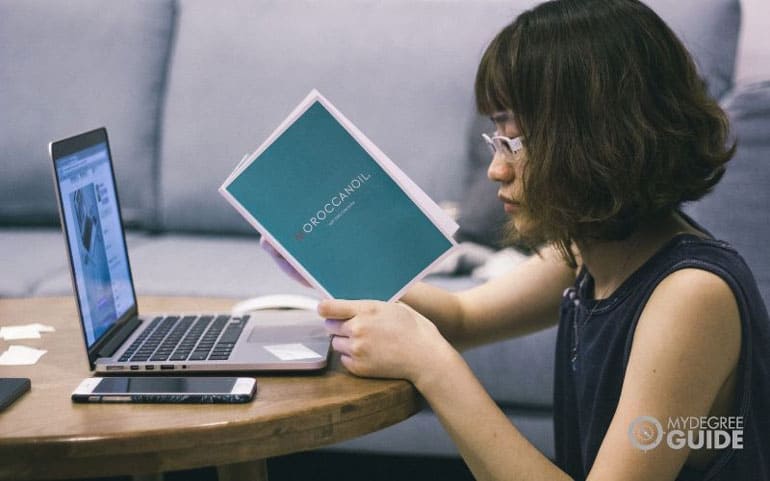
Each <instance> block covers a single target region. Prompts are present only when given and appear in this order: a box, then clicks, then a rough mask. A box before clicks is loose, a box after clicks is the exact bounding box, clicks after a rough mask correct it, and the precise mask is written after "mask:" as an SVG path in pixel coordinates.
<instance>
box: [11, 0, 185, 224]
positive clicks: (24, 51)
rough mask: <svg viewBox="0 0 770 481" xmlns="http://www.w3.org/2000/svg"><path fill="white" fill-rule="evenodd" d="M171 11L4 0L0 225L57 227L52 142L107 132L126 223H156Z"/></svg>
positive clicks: (138, 4) (157, 6) (168, 2)
mask: <svg viewBox="0 0 770 481" xmlns="http://www.w3.org/2000/svg"><path fill="white" fill-rule="evenodd" d="M174 5H175V4H174V2H173V0H130V1H120V2H104V1H102V0H71V1H67V2H57V1H46V0H15V1H14V0H2V1H0V225H8V224H47V225H57V224H58V222H59V221H58V214H57V205H56V201H55V196H54V187H53V180H52V169H51V162H50V160H49V159H48V152H47V148H48V143H49V142H50V141H51V140H54V139H60V138H63V137H68V136H71V135H75V134H78V133H80V132H83V131H85V130H90V129H93V128H96V127H100V126H107V128H108V130H109V132H110V140H111V145H112V150H113V154H114V158H115V170H116V174H117V178H118V184H119V191H120V196H121V201H122V207H123V214H124V216H123V217H124V219H125V220H126V221H127V223H129V224H136V223H139V222H146V221H147V220H148V219H150V218H152V216H153V215H154V211H155V205H156V199H155V191H156V188H155V187H156V184H155V183H154V182H153V174H154V173H155V169H156V166H157V151H158V133H159V131H160V122H159V119H160V109H161V106H162V97H163V92H164V84H165V77H166V67H167V64H168V56H169V51H170V42H171V38H172V30H173V13H174Z"/></svg>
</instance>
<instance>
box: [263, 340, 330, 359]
mask: <svg viewBox="0 0 770 481" xmlns="http://www.w3.org/2000/svg"><path fill="white" fill-rule="evenodd" d="M265 349H267V350H268V351H270V354H272V355H273V356H275V357H277V358H278V359H280V360H282V361H297V360H300V359H322V358H323V356H321V355H320V354H318V353H317V352H315V351H313V350H312V349H310V348H309V347H307V346H305V345H304V344H300V343H298V342H297V343H293V344H273V345H270V346H265Z"/></svg>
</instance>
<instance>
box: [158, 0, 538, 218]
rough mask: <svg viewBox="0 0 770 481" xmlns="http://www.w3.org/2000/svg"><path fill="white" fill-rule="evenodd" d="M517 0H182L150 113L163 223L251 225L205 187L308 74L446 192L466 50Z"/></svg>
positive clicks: (454, 179) (284, 110)
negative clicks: (157, 113)
mask: <svg viewBox="0 0 770 481" xmlns="http://www.w3.org/2000/svg"><path fill="white" fill-rule="evenodd" d="M525 3H526V5H531V4H532V3H534V1H530V2H525ZM521 5H522V2H518V3H517V2H510V1H503V0H492V1H485V2H455V1H438V2H437V1H414V0H391V1H387V2H382V1H379V0H341V1H336V2H316V1H310V0H300V1H286V0H259V1H252V0H226V1H219V2H210V1H205V0H182V1H181V2H180V9H179V33H178V37H177V42H176V48H175V55H174V59H173V62H172V68H171V76H170V80H169V92H168V104H167V108H166V116H165V121H164V127H163V143H164V145H163V165H162V176H161V179H162V192H163V196H162V221H163V227H165V228H168V229H182V230H199V231H200V230H203V231H218V232H222V231H240V232H252V231H253V229H252V228H251V227H250V226H249V225H248V224H247V223H246V221H244V220H242V219H241V218H240V216H239V215H238V214H237V213H236V212H235V210H234V209H233V208H231V207H230V206H229V205H228V204H227V203H226V202H225V201H224V200H223V199H222V198H221V197H220V195H219V194H218V193H217V187H218V186H219V185H221V183H222V181H223V180H224V179H225V178H226V177H227V175H228V174H229V173H230V171H231V170H232V169H233V168H234V167H235V165H236V164H237V163H238V161H239V160H240V159H241V157H242V156H243V155H244V154H245V153H246V152H249V151H252V150H254V149H256V147H258V145H259V144H260V143H262V141H263V140H264V139H265V138H267V136H268V135H269V134H270V133H271V132H272V131H273V130H274V129H275V128H276V127H277V126H278V124H279V123H281V121H283V119H284V118H285V117H286V116H287V115H288V114H289V113H290V112H291V110H292V109H293V108H294V107H295V105H296V104H298V103H299V101H300V100H302V99H303V98H304V97H305V95H306V94H307V93H308V92H309V91H310V90H311V89H312V88H318V89H319V90H320V92H321V93H322V94H324V95H325V96H326V97H327V98H328V99H329V100H330V101H331V102H332V103H333V104H335V105H336V106H337V107H338V108H339V109H340V110H341V111H342V112H343V113H344V114H345V115H346V116H347V117H348V118H349V119H350V120H351V121H352V122H353V123H355V124H356V125H357V126H358V127H359V128H360V129H361V130H362V131H363V132H364V133H365V134H366V135H367V136H368V137H369V138H370V139H371V140H372V141H373V142H374V143H375V144H377V145H378V146H379V147H380V148H381V149H382V150H383V151H384V152H385V153H386V154H388V155H389V156H390V157H391V159H392V160H393V161H394V162H395V163H396V164H398V165H399V166H400V167H401V168H402V169H403V170H404V171H406V173H407V174H408V175H410V176H411V177H412V178H413V179H414V180H415V181H416V182H417V184H418V185H420V186H421V187H422V188H423V189H424V190H425V191H426V192H427V193H428V194H429V195H430V196H432V197H433V198H434V199H435V200H437V201H443V200H447V199H448V200H458V199H460V198H461V197H462V191H463V179H464V174H465V168H466V164H465V162H464V159H465V158H466V157H467V148H466V146H467V137H468V131H469V128H470V124H471V122H472V121H473V118H474V107H473V105H474V104H473V98H472V91H473V79H474V75H475V69H476V64H477V62H478V59H479V58H480V56H481V53H482V51H483V49H484V47H485V46H486V44H487V42H488V41H489V40H491V37H492V35H493V34H494V33H495V32H496V31H497V30H498V29H499V28H501V27H502V26H503V24H504V23H506V22H507V21H508V20H509V19H510V18H513V17H514V16H515V15H516V13H517V11H519V10H521V8H522V6H521Z"/></svg>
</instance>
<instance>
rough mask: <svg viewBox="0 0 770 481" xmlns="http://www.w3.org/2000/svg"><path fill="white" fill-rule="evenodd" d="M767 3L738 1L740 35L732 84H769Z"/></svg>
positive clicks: (769, 5)
mask: <svg viewBox="0 0 770 481" xmlns="http://www.w3.org/2000/svg"><path fill="white" fill-rule="evenodd" d="M769 28H770V2H768V1H767V0H741V33H740V37H739V39H738V53H737V54H736V59H735V84H736V85H750V84H753V83H757V82H762V81H766V80H770V42H768V41H767V31H768V29H769Z"/></svg>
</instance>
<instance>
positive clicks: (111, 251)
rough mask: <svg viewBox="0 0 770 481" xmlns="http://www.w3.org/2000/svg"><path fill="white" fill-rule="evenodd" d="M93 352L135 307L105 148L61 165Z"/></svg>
mask: <svg viewBox="0 0 770 481" xmlns="http://www.w3.org/2000/svg"><path fill="white" fill-rule="evenodd" d="M56 173H57V179H58V182H59V193H60V195H61V200H62V210H63V214H64V222H65V225H66V231H67V243H68V247H69V251H70V256H71V259H72V267H73V272H74V277H75V285H76V287H77V294H78V300H79V303H80V309H81V316H82V318H83V323H84V328H85V334H86V341H87V344H88V347H89V348H90V347H91V346H93V345H94V343H95V342H96V341H98V340H99V338H100V337H101V336H102V335H103V334H104V333H105V332H107V330H108V329H109V328H110V327H112V326H113V325H114V324H115V323H116V322H117V320H118V319H119V318H120V317H121V316H122V315H123V314H124V313H126V311H127V310H128V309H129V308H131V307H132V306H133V305H134V304H135V299H134V293H133V287H132V285H131V275H130V271H129V266H128V258H127V255H126V246H125V239H124V237H123V230H122V227H121V225H120V213H119V211H118V202H117V193H116V192H115V187H114V182H113V175H112V166H111V163H110V159H109V150H108V148H107V144H106V143H100V144H97V145H93V146H91V147H88V148H85V149H83V150H81V151H78V152H75V153H73V154H71V155H68V156H66V157H62V158H60V159H58V160H57V161H56Z"/></svg>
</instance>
